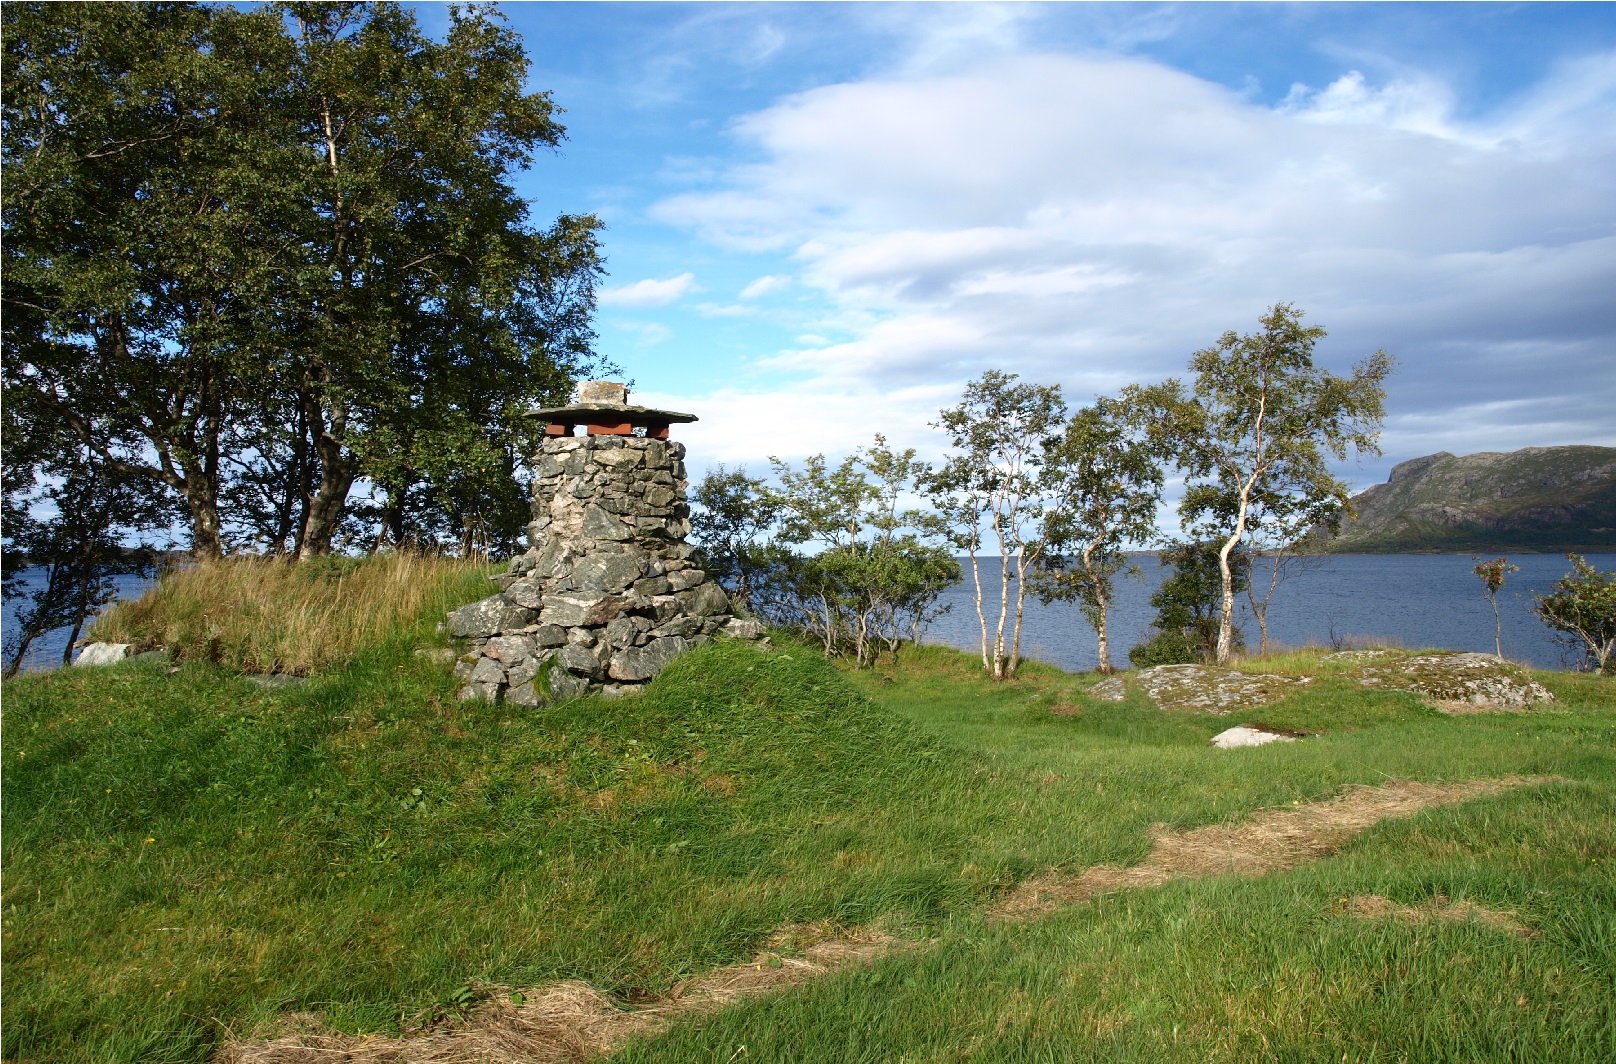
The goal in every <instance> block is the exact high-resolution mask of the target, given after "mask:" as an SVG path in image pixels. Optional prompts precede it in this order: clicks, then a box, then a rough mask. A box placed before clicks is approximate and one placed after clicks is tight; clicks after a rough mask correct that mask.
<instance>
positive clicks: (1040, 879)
mask: <svg viewBox="0 0 1616 1064" xmlns="http://www.w3.org/2000/svg"><path fill="white" fill-rule="evenodd" d="M1554 778H1556V777H1552V776H1530V777H1528V776H1508V777H1505V778H1503V779H1497V780H1474V781H1469V782H1462V783H1412V782H1408V781H1402V780H1394V781H1392V782H1389V783H1386V784H1384V785H1382V786H1379V787H1362V786H1355V787H1349V788H1347V790H1346V791H1345V792H1344V793H1343V794H1341V795H1340V796H1339V797H1337V798H1332V799H1330V800H1328V801H1323V802H1311V803H1308V804H1306V805H1298V806H1296V807H1295V808H1291V809H1273V810H1265V811H1263V812H1260V813H1256V814H1254V815H1253V816H1251V817H1249V818H1248V819H1246V820H1245V821H1242V822H1241V823H1239V824H1232V825H1230V824H1214V825H1211V826H1208V827H1204V828H1197V829H1195V830H1193V831H1186V832H1173V831H1166V830H1164V829H1162V828H1160V827H1159V826H1158V827H1157V828H1154V829H1152V832H1151V847H1150V855H1149V856H1148V857H1146V858H1145V860H1144V861H1143V862H1142V863H1140V864H1137V865H1134V866H1132V867H1129V868H1121V867H1118V866H1116V865H1096V866H1095V867H1093V868H1089V869H1086V870H1085V871H1083V872H1081V873H1079V874H1077V875H1071V874H1069V873H1062V872H1059V871H1057V870H1054V869H1051V870H1050V871H1048V872H1045V873H1043V874H1042V875H1039V876H1035V877H1033V878H1032V879H1029V880H1026V881H1024V882H1023V883H1021V884H1020V885H1019V886H1018V887H1016V888H1015V889H1014V890H1013V891H1011V893H1010V894H1009V895H1007V896H1006V897H1005V898H1004V899H1003V900H1002V901H1000V902H999V904H997V905H995V906H994V907H993V908H992V909H991V910H989V917H990V918H992V919H995V920H1032V919H1036V918H1038V917H1040V916H1044V915H1046V914H1048V913H1050V912H1052V911H1054V910H1055V909H1058V908H1061V907H1062V906H1066V905H1072V904H1075V903H1078V902H1082V901H1085V900H1087V899H1089V898H1092V897H1095V896H1096V895H1099V894H1106V893H1110V892H1112V891H1117V890H1127V889H1130V888H1136V887H1152V886H1156V885H1158V884H1161V883H1165V882H1166V881H1167V880H1169V879H1177V878H1181V877H1198V876H1210V875H1230V874H1232V875H1246V876H1262V875H1268V874H1270V873H1273V872H1281V871H1284V870H1285V869H1288V868H1294V867H1295V866H1297V865H1299V864H1301V863H1302V862H1304V861H1310V860H1314V859H1317V858H1319V857H1323V856H1325V855H1327V854H1330V853H1333V852H1334V851H1335V850H1337V849H1339V848H1340V847H1341V845H1342V844H1343V843H1345V842H1346V841H1347V840H1348V839H1350V838H1352V836H1354V835H1356V834H1357V833H1358V832H1360V831H1363V830H1364V829H1365V828H1368V827H1371V826H1373V825H1375V824H1377V823H1379V822H1380V821H1382V820H1387V819H1391V818H1395V817H1407V816H1413V815H1414V814H1415V813H1417V812H1419V811H1420V810H1422V809H1429V808H1432V807H1434V806H1440V805H1451V804H1453V803H1456V802H1463V801H1467V800H1469V799H1471V798H1479V797H1482V796H1484V795H1489V794H1498V793H1500V792H1502V791H1505V790H1508V789H1509V788H1512V787H1521V786H1527V785H1531V784H1537V783H1544V782H1547V781H1549V780H1552V779H1554ZM1359 908H1361V909H1363V910H1364V911H1362V912H1358V911H1357V910H1355V914H1356V915H1364V916H1383V915H1384V916H1394V917H1398V918H1408V914H1406V913H1404V912H1402V911H1401V909H1400V908H1399V907H1395V906H1391V903H1386V904H1385V905H1384V906H1382V905H1379V904H1376V903H1373V902H1365V903H1364V905H1363V906H1360V907H1359ZM1410 912H1413V910H1410ZM1437 915H1438V916H1439V918H1444V919H1446V918H1451V917H1449V916H1448V915H1447V914H1446V913H1443V914H1437ZM1493 915H1494V914H1491V913H1488V914H1486V915H1485V916H1483V915H1482V914H1481V913H1480V911H1477V912H1475V913H1470V912H1468V911H1467V912H1466V916H1467V917H1468V918H1478V917H1479V918H1481V919H1487V918H1488V917H1490V916H1493ZM771 945H773V946H774V947H775V948H774V949H771V950H767V951H765V952H763V953H759V954H758V955H757V956H756V957H754V958H753V959H752V960H751V961H749V962H748V963H746V964H736V965H731V966H729V967H726V968H719V969H717V970H716V971H713V972H711V973H709V974H707V975H704V976H701V977H700V978H697V979H692V980H690V981H689V982H686V983H684V984H681V985H680V986H677V987H675V988H674V990H673V991H672V992H671V993H670V994H669V995H668V996H667V997H665V998H662V999H660V1000H658V1001H655V1002H652V1003H650V1004H648V1005H642V1006H640V1007H637V1008H633V1009H624V1008H621V1007H619V1006H618V1005H616V1004H614V1003H613V1002H612V1001H611V1000H610V999H609V998H607V997H606V996H605V995H603V994H601V993H600V992H599V991H597V990H595V989H594V988H593V987H591V986H590V985H589V984H587V983H581V982H567V983H557V984H554V985H551V986H548V987H543V988H540V989H536V990H530V991H527V992H526V993H524V994H522V995H521V996H520V1003H518V1002H517V1000H516V999H513V995H512V993H511V991H510V989H509V988H506V987H494V988H489V989H490V991H491V993H490V995H489V998H488V1000H486V1001H485V1002H484V1003H483V1004H482V1005H480V1006H478V1007H477V1008H476V1009H474V1010H472V1011H471V1012H470V1014H468V1015H467V1016H466V1017H465V1018H463V1019H458V1020H449V1021H446V1022H444V1023H442V1024H439V1025H434V1026H431V1027H428V1028H426V1029H423V1030H421V1031H418V1032H415V1033H412V1034H408V1035H405V1036H403V1037H400V1038H390V1037H379V1036H378V1037H368V1038H361V1037H356V1036H353V1035H343V1034H334V1033H331V1032H329V1031H326V1030H324V1029H323V1028H322V1027H321V1026H320V1024H319V1021H318V1019H317V1018H315V1017H312V1016H306V1015H299V1016H292V1017H289V1018H288V1019H287V1021H286V1023H285V1024H284V1025H283V1030H282V1033H281V1034H279V1035H278V1036H276V1037H272V1038H268V1039H254V1038H238V1037H231V1038H229V1039H228V1040H227V1041H226V1042H225V1043H224V1044H223V1045H222V1046H221V1047H220V1050H219V1053H218V1055H217V1056H216V1058H215V1059H216V1060H217V1061H218V1062H219V1064H316V1062H321V1064H333V1062H344V1061H346V1062H353V1064H460V1062H473V1061H475V1062H488V1064H516V1062H525V1064H558V1062H567V1061H586V1060H591V1059H594V1058H597V1057H602V1056H606V1055H607V1054H610V1053H611V1052H612V1051H613V1050H615V1049H617V1048H618V1047H620V1046H621V1045H622V1044H623V1043H624V1042H626V1041H627V1040H628V1039H630V1038H633V1037H635V1036H637V1035H646V1034H654V1033H656V1032H657V1031H660V1030H663V1029H665V1028H666V1027H668V1026H669V1025H670V1024H671V1023H673V1022H674V1021H675V1020H679V1019H682V1018H685V1017H688V1016H693V1015H700V1014H703V1013H709V1012H714V1011H716V1010H718V1009H721V1008H723V1007H724V1006H726V1005H728V1004H730V1003H732V1002H735V1001H738V1000H742V999H745V998H750V997H756V996H757V995H759V994H764V993H767V992H769V991H773V990H779V989H783V988H786V987H791V986H795V985H797V984H799V983H802V982H804V981H806V980H808V979H812V978H815V977H816V976H820V975H823V974H825V973H827V972H830V971H833V970H835V969H837V968H842V967H846V966H848V965H850V964H869V963H872V962H873V961H874V960H876V959H877V958H879V957H881V956H884V955H885V954H887V953H889V952H892V951H894V950H897V949H903V948H915V947H916V946H917V945H918V944H917V943H913V942H905V941H902V940H898V939H894V938H892V937H890V936H888V935H885V934H883V933H881V932H878V931H867V932H862V933H857V934H853V935H847V936H831V935H829V934H827V933H824V929H816V928H788V929H785V930H783V931H781V932H780V933H779V934H777V935H776V936H775V939H774V940H773V941H772V942H771ZM788 947H790V952H785V950H786V949H787V948H788Z"/></svg>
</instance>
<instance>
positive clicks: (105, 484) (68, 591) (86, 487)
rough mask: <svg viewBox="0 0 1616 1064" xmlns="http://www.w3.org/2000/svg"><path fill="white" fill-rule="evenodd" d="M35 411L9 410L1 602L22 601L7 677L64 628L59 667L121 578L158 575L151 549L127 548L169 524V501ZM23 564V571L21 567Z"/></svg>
mask: <svg viewBox="0 0 1616 1064" xmlns="http://www.w3.org/2000/svg"><path fill="white" fill-rule="evenodd" d="M36 412H37V410H36V408H33V407H31V406H29V405H27V404H15V403H7V404H6V405H5V408H4V412H3V417H4V428H5V431H4V436H3V443H4V458H5V462H4V468H5V476H4V503H3V528H4V540H5V554H6V564H7V569H6V572H5V580H4V595H5V597H6V599H7V600H8V601H16V602H17V610H16V615H15V620H16V623H15V624H14V625H13V626H12V627H11V628H9V629H8V630H7V631H6V633H5V646H4V656H5V667H4V675H5V677H6V678H7V679H9V678H10V677H12V676H14V675H15V674H16V673H17V670H18V669H19V668H21V666H22V663H23V661H24V660H25V659H26V658H27V656H28V651H29V648H30V647H31V646H32V645H33V644H34V643H35V641H37V640H38V639H39V638H40V637H41V636H43V635H45V634H46V633H47V632H51V631H54V630H56V629H61V628H66V629H67V630H68V631H67V638H66V644H65V646H64V648H63V652H62V663H63V664H64V665H65V664H67V663H68V662H69V661H71V660H72V654H73V646H74V644H75V643H76V642H77V640H78V638H79V635H80V633H82V632H83V630H84V625H85V622H86V621H87V620H89V618H90V617H91V616H92V615H93V614H95V613H97V612H99V611H100V609H101V607H103V606H105V605H106V604H107V603H108V602H110V601H111V600H112V597H113V595H114V593H115V592H116V590H117V578H118V577H120V576H128V575H144V574H146V573H149V572H150V571H151V570H152V568H153V567H154V562H155V557H156V555H155V552H154V550H153V549H152V548H151V547H150V546H149V545H144V544H143V545H141V546H140V547H134V548H131V547H128V546H125V544H124V540H125V539H127V538H130V537H132V536H138V535H139V534H140V533H141V532H143V531H150V530H152V529H155V528H160V527H162V526H163V525H165V524H166V523H167V522H168V520H169V519H170V517H171V515H172V514H173V507H172V500H171V499H170V498H169V497H167V496H166V495H163V494H160V493H159V494H153V493H152V492H151V491H150V490H148V489H147V487H146V485H144V484H143V483H141V482H140V481H139V480H137V479H132V478H129V477H126V476H122V475H120V473H119V472H118V471H117V470H116V469H112V468H109V467H108V466H107V465H106V464H104V463H102V462H101V461H100V460H99V459H98V457H97V452H96V449H95V448H93V447H86V446H83V445H81V444H79V442H78V440H77V437H76V426H68V425H64V424H61V423H54V424H53V423H51V422H49V421H43V420H40V419H38V418H35V417H32V416H30V415H32V414H34V413H36ZM19 562H25V565H19V564H18V563H19Z"/></svg>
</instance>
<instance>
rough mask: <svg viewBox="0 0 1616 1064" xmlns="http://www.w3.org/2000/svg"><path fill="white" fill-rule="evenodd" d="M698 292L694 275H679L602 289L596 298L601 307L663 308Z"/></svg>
mask: <svg viewBox="0 0 1616 1064" xmlns="http://www.w3.org/2000/svg"><path fill="white" fill-rule="evenodd" d="M699 290H700V289H699V288H698V286H697V285H696V275H695V274H693V273H681V274H680V275H679V276H677V277H669V278H668V279H666V280H663V281H658V280H653V279H651V278H647V279H645V280H643V281H635V282H634V283H633V284H625V285H619V286H617V287H616V288H602V289H601V290H600V292H599V294H598V295H597V297H596V298H597V299H598V301H599V302H600V305H601V306H603V307H635V308H638V307H665V306H667V305H668V304H669V303H674V302H677V301H678V300H680V299H683V298H684V297H685V296H686V295H689V294H690V293H691V292H695V291H699Z"/></svg>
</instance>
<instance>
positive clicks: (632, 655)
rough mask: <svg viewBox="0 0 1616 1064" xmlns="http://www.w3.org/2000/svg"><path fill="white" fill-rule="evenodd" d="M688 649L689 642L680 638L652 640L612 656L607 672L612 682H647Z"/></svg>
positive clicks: (673, 636) (669, 637) (674, 636)
mask: <svg viewBox="0 0 1616 1064" xmlns="http://www.w3.org/2000/svg"><path fill="white" fill-rule="evenodd" d="M689 648H690V642H689V641H688V640H686V639H685V638H683V637H682V636H677V635H671V636H666V637H664V638H662V639H653V640H651V641H650V642H649V643H647V644H645V646H643V647H633V648H630V649H628V650H624V651H621V652H619V653H617V654H614V655H613V656H612V664H611V669H610V670H609V671H610V673H611V677H612V679H614V680H629V681H634V680H649V679H650V678H651V677H653V676H655V675H656V674H657V673H659V672H661V671H662V670H663V669H664V668H666V667H667V664H668V662H670V661H672V660H673V659H674V658H676V657H678V656H679V655H680V654H683V653H684V652H685V651H686V650H688V649H689Z"/></svg>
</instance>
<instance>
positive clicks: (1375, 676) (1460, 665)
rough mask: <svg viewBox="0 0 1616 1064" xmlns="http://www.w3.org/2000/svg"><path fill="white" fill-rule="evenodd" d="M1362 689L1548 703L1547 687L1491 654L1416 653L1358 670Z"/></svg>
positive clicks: (1470, 700) (1468, 700)
mask: <svg viewBox="0 0 1616 1064" xmlns="http://www.w3.org/2000/svg"><path fill="white" fill-rule="evenodd" d="M1358 682H1359V683H1361V684H1363V685H1364V686H1365V687H1384V688H1389V689H1391V690H1397V691H1412V692H1413V693H1415V694H1419V695H1424V696H1425V697H1426V698H1429V699H1432V700H1434V701H1436V702H1438V703H1442V702H1453V703H1462V704H1466V705H1471V706H1498V707H1503V708H1524V707H1526V706H1531V705H1536V704H1538V703H1542V702H1553V701H1554V695H1552V694H1550V693H1549V689H1548V688H1546V687H1544V686H1543V685H1542V684H1540V683H1538V682H1537V681H1535V680H1533V679H1532V678H1531V677H1530V676H1528V675H1526V672H1525V670H1523V669H1522V668H1521V667H1520V666H1518V665H1512V664H1510V663H1509V662H1507V661H1505V660H1504V659H1503V658H1499V657H1495V656H1494V655H1492V654H1470V653H1454V654H1418V655H1415V656H1414V657H1411V658H1403V659H1402V660H1401V661H1391V662H1387V663H1385V664H1374V665H1365V666H1364V667H1363V668H1361V669H1359V670H1358Z"/></svg>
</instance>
